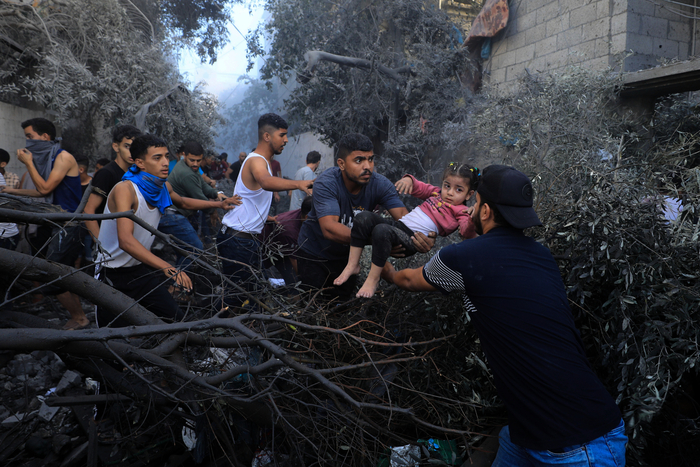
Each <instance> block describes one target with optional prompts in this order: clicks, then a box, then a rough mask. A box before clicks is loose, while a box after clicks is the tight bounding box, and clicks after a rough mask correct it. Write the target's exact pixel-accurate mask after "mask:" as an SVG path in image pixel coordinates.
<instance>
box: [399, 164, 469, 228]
mask: <svg viewBox="0 0 700 467" xmlns="http://www.w3.org/2000/svg"><path fill="white" fill-rule="evenodd" d="M405 176H407V177H411V179H412V180H413V191H412V192H411V196H415V197H416V198H420V199H424V200H425V203H423V204H421V205H420V206H418V208H416V209H420V210H422V211H423V212H424V213H425V214H426V215H427V216H428V217H430V218H431V219H432V220H433V222H435V225H437V226H438V230H439V231H438V234H440V235H442V236H443V237H446V236H448V235H450V234H451V233H452V232H454V231H455V230H457V229H459V233H460V234H461V235H462V237H464V238H474V237H476V229H475V228H474V222H473V221H472V218H471V216H470V215H469V214H467V213H466V212H464V211H465V210H466V209H467V207H466V206H465V205H464V204H460V205H458V206H453V205H451V204H447V203H445V202H444V201H443V200H442V198H441V197H440V190H441V189H440V187H437V186H434V185H430V184H428V183H423V182H421V181H420V180H418V179H417V178H415V177H414V176H413V175H410V174H406V175H405Z"/></svg>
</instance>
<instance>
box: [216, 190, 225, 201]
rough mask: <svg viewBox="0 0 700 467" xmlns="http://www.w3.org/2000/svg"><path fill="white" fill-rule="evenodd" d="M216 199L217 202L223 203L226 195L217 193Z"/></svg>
mask: <svg viewBox="0 0 700 467" xmlns="http://www.w3.org/2000/svg"><path fill="white" fill-rule="evenodd" d="M216 199H218V200H219V201H223V200H225V199H226V195H225V194H223V193H221V192H219V193H217V194H216Z"/></svg>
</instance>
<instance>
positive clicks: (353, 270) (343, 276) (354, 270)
mask: <svg viewBox="0 0 700 467" xmlns="http://www.w3.org/2000/svg"><path fill="white" fill-rule="evenodd" d="M359 273H360V265H359V264H358V265H357V266H354V267H353V266H350V265H349V264H348V265H347V266H345V269H343V272H341V273H340V275H339V276H338V278H337V279H336V280H334V281H333V284H335V285H343V284H345V282H347V280H348V279H350V276H354V275H355V274H359Z"/></svg>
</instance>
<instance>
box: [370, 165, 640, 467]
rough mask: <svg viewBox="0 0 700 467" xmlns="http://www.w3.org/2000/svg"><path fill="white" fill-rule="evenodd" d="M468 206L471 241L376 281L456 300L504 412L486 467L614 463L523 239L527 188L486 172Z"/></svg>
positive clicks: (568, 339) (605, 415)
mask: <svg viewBox="0 0 700 467" xmlns="http://www.w3.org/2000/svg"><path fill="white" fill-rule="evenodd" d="M476 200H477V204H476V206H475V207H474V212H473V215H472V219H473V220H474V224H475V226H476V231H477V233H478V234H480V236H479V237H477V238H475V239H472V240H465V241H463V242H461V243H458V244H454V245H450V246H448V247H446V248H443V249H442V250H441V251H439V252H438V253H437V254H436V255H435V256H434V257H433V258H432V259H431V260H430V261H429V262H428V264H426V265H425V266H424V267H421V268H418V269H404V270H402V271H399V272H396V271H394V270H393V269H391V270H389V269H387V270H385V271H384V272H385V275H384V278H385V279H386V280H388V281H393V282H394V283H395V284H396V285H398V286H399V287H400V288H402V289H405V290H413V291H441V292H443V293H448V292H451V291H459V292H461V293H462V294H463V295H462V296H463V303H464V308H465V310H466V312H467V313H468V314H469V317H470V318H471V321H472V322H473V323H474V327H475V328H476V331H477V334H478V335H479V340H480V342H481V345H482V348H483V350H484V353H485V354H486V357H487V359H488V362H489V366H490V367H491V370H492V372H493V377H494V382H495V384H496V389H497V390H498V394H499V396H500V397H501V398H502V399H503V401H504V402H505V405H506V408H507V409H508V420H509V425H508V426H506V427H504V428H503V429H502V430H501V434H500V437H499V438H500V440H499V441H500V448H499V451H498V454H497V456H496V460H495V461H494V463H493V465H494V466H497V467H503V466H526V465H527V466H530V465H549V464H557V465H567V466H581V467H583V466H592V465H596V466H621V465H624V464H625V444H626V441H627V437H626V436H625V434H624V423H623V422H622V418H621V415H620V411H619V409H618V407H617V405H616V404H615V401H614V400H613V398H612V397H611V396H610V394H609V393H608V392H607V390H606V389H605V388H604V387H603V385H602V383H601V382H600V380H599V379H598V377H597V376H596V375H595V373H594V372H593V370H592V369H591V367H590V365H589V363H588V361H587V359H586V355H585V353H584V349H583V344H582V342H581V337H580V335H579V332H578V330H577V329H576V326H575V324H574V319H573V316H572V314H571V310H570V309H569V305H568V301H567V297H566V291H565V289H564V284H563V282H562V280H561V274H560V272H559V268H558V266H557V264H556V262H555V261H554V258H553V257H552V254H551V253H550V252H549V250H548V249H547V248H546V247H544V246H543V245H541V244H539V243H537V242H536V241H535V240H534V239H532V238H530V237H527V236H525V235H524V233H523V229H525V228H527V227H531V226H534V225H541V223H540V220H539V219H538V217H537V214H536V213H535V211H534V209H533V208H532V185H531V184H530V180H529V179H528V178H527V177H526V176H525V175H524V174H522V173H521V172H518V171H517V170H515V169H514V168H512V167H506V166H503V165H494V166H490V167H487V168H486V169H485V170H484V171H483V176H482V179H481V182H480V183H479V188H478V189H477V192H476Z"/></svg>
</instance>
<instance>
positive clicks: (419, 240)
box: [411, 232, 437, 253]
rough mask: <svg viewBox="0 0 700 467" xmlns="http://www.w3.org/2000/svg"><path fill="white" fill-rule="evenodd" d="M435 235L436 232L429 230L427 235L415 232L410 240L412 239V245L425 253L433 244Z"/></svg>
mask: <svg viewBox="0 0 700 467" xmlns="http://www.w3.org/2000/svg"><path fill="white" fill-rule="evenodd" d="M436 237H437V233H436V232H430V234H429V235H428V236H427V237H426V236H425V235H424V234H423V233H421V232H416V233H415V234H413V237H411V240H413V245H414V246H415V247H416V250H418V252H419V253H427V252H429V251H430V250H431V249H432V248H433V247H434V246H435V238H436Z"/></svg>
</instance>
